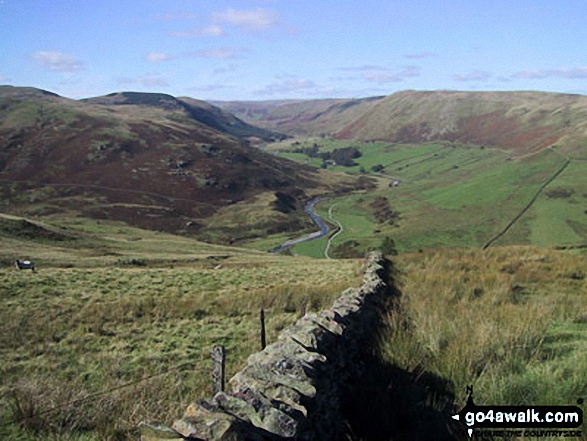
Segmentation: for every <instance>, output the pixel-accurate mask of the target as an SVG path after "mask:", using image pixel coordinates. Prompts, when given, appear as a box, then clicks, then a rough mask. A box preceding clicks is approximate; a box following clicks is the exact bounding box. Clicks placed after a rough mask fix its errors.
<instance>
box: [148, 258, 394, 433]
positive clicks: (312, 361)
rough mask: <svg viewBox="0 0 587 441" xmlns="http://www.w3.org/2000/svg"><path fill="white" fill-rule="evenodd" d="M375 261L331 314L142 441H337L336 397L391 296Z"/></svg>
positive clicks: (310, 322) (356, 371) (356, 374)
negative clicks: (357, 284)
mask: <svg viewBox="0 0 587 441" xmlns="http://www.w3.org/2000/svg"><path fill="white" fill-rule="evenodd" d="M388 264H389V262H388V261H386V260H385V259H384V257H383V256H382V255H381V254H380V253H370V254H369V255H368V256H367V257H366V268H365V275H364V279H363V283H362V285H361V286H360V287H359V288H351V289H348V290H346V291H344V292H343V293H342V295H341V296H340V297H339V298H338V299H337V300H336V301H335V302H334V304H333V305H332V307H331V308H330V309H327V310H324V311H322V312H319V313H308V314H306V315H305V316H304V317H302V318H301V319H299V320H298V321H297V322H296V323H295V324H294V325H292V326H291V327H289V328H287V329H285V330H284V331H283V332H282V333H281V335H280V336H279V338H278V339H277V341H275V342H274V343H272V344H270V345H268V346H267V347H266V348H265V349H264V350H263V351H261V352H259V353H256V354H253V355H251V356H250V357H249V358H248V360H247V364H246V366H245V367H244V369H242V370H241V371H240V372H238V373H237V374H236V375H235V376H234V377H233V378H232V379H231V380H230V381H229V384H228V388H227V389H228V391H225V392H218V393H216V395H214V397H213V398H212V399H211V400H199V401H197V402H194V403H192V404H191V405H190V406H189V407H188V408H187V410H186V412H185V414H184V416H183V417H182V418H181V419H179V420H177V421H176V422H175V423H174V424H173V429H169V428H166V427H163V426H160V425H157V424H156V423H152V424H142V425H141V433H142V438H141V439H142V440H143V441H158V440H162V439H168V440H169V439H178V440H179V439H188V440H223V441H228V440H234V441H237V440H283V439H298V440H336V439H340V438H341V437H342V436H344V433H345V429H346V427H345V419H344V417H343V415H342V409H341V400H342V397H344V396H347V397H348V394H352V390H349V387H350V385H352V384H353V383H356V380H357V378H361V375H362V374H363V372H364V369H365V365H364V358H365V355H367V354H368V353H369V352H370V351H371V348H372V343H373V341H374V338H375V336H376V334H377V328H378V327H379V326H380V323H381V317H382V313H383V312H384V310H385V307H386V305H387V302H388V300H389V297H390V295H391V294H390V293H391V290H390V289H389V285H388Z"/></svg>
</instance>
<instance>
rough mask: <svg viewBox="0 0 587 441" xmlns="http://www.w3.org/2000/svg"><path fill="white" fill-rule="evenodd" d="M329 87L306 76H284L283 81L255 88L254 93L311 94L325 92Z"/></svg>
mask: <svg viewBox="0 0 587 441" xmlns="http://www.w3.org/2000/svg"><path fill="white" fill-rule="evenodd" d="M330 92H331V90H330V89H326V88H322V87H320V86H319V85H318V84H317V83H316V82H314V81H313V80H309V79H307V78H286V79H285V80H283V81H279V82H276V83H271V84H268V85H267V86H265V87H264V88H262V89H259V90H256V91H255V94H256V95H263V96H275V95H279V96H287V95H291V94H294V95H313V94H327V93H330Z"/></svg>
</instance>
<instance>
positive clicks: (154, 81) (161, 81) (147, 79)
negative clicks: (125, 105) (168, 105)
mask: <svg viewBox="0 0 587 441" xmlns="http://www.w3.org/2000/svg"><path fill="white" fill-rule="evenodd" d="M114 81H116V83H117V84H119V85H135V84H137V85H140V86H145V87H167V86H169V83H168V82H167V80H166V79H165V78H163V77H162V76H160V75H157V74H150V75H143V76H138V77H133V78H129V77H119V78H116V79H115V80H114Z"/></svg>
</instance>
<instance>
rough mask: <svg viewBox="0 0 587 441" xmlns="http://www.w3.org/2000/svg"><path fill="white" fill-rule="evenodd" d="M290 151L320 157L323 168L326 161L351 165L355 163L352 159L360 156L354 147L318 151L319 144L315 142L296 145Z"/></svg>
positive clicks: (345, 165) (346, 165)
mask: <svg viewBox="0 0 587 441" xmlns="http://www.w3.org/2000/svg"><path fill="white" fill-rule="evenodd" d="M292 152H293V153H303V154H304V155H306V156H308V157H310V158H322V161H323V162H322V165H323V168H325V167H327V166H328V163H327V161H332V162H334V163H336V165H342V166H343V167H353V166H355V165H357V163H356V162H355V161H354V159H357V158H360V157H361V156H362V153H361V151H360V150H359V149H358V148H356V147H343V148H340V149H334V150H332V151H330V152H320V145H319V144H317V143H314V144H313V145H311V146H308V147H298V148H296V149H294V150H292Z"/></svg>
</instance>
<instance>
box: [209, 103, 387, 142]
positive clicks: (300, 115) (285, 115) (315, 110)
mask: <svg viewBox="0 0 587 441" xmlns="http://www.w3.org/2000/svg"><path fill="white" fill-rule="evenodd" d="M380 99H382V97H373V98H364V99H324V100H305V101H261V102H246V101H245V102H240V101H235V102H230V101H228V102H217V101H215V102H214V104H216V105H218V106H219V107H221V108H223V109H225V110H227V111H229V112H231V113H232V114H234V115H236V116H237V117H239V118H241V119H242V120H244V121H246V122H248V123H250V124H254V125H256V126H259V127H264V128H266V129H269V130H274V131H277V132H281V133H285V134H288V135H293V136H318V135H330V134H333V133H336V132H338V131H340V130H342V129H343V128H344V127H346V126H347V125H348V124H350V123H351V122H353V121H354V120H355V119H357V118H359V117H360V116H362V115H363V114H364V113H365V112H366V111H367V110H368V109H370V108H371V107H372V106H373V105H374V104H375V103H377V102H378V101H379V100H380Z"/></svg>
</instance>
